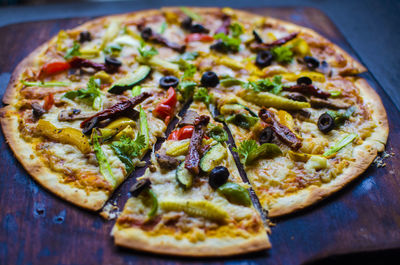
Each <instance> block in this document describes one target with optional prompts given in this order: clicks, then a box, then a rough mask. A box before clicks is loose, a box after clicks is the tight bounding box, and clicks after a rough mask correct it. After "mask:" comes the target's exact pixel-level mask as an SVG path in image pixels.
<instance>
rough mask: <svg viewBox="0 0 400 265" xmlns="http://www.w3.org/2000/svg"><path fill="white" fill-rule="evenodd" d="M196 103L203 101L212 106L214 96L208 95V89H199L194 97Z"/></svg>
mask: <svg viewBox="0 0 400 265" xmlns="http://www.w3.org/2000/svg"><path fill="white" fill-rule="evenodd" d="M193 99H194V100H195V101H202V102H204V103H205V104H207V105H208V104H210V103H211V100H212V95H210V94H209V93H208V89H207V88H205V87H199V88H198V89H197V91H196V92H195V93H194V95H193Z"/></svg>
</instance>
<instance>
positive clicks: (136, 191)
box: [129, 178, 151, 197]
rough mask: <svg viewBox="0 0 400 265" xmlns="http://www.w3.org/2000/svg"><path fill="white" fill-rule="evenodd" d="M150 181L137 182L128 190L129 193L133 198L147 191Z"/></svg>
mask: <svg viewBox="0 0 400 265" xmlns="http://www.w3.org/2000/svg"><path fill="white" fill-rule="evenodd" d="M150 186H151V181H150V179H148V178H145V179H140V180H137V181H136V183H135V184H133V185H132V187H131V188H130V189H129V193H130V194H131V195H132V196H133V197H138V196H139V195H140V194H141V193H142V192H143V191H144V190H145V189H149V188H150Z"/></svg>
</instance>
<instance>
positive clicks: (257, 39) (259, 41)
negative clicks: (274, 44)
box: [253, 30, 263, 43]
mask: <svg viewBox="0 0 400 265" xmlns="http://www.w3.org/2000/svg"><path fill="white" fill-rule="evenodd" d="M253 36H254V40H255V41H256V42H257V43H263V40H262V38H261V37H260V35H258V33H257V32H256V31H255V30H253Z"/></svg>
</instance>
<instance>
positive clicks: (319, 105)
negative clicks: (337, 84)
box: [310, 97, 351, 109]
mask: <svg viewBox="0 0 400 265" xmlns="http://www.w3.org/2000/svg"><path fill="white" fill-rule="evenodd" d="M310 104H311V107H313V108H316V109H323V108H328V109H348V108H350V107H351V105H350V104H347V103H344V102H341V101H337V100H335V101H334V100H332V99H331V100H330V99H322V98H317V97H311V98H310Z"/></svg>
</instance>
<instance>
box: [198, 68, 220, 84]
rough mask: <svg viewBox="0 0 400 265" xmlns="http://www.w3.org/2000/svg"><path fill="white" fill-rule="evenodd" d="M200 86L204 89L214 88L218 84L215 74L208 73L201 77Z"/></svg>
mask: <svg viewBox="0 0 400 265" xmlns="http://www.w3.org/2000/svg"><path fill="white" fill-rule="evenodd" d="M201 84H202V85H203V86H205V87H216V86H217V85H218V84H219V78H218V76H217V74H216V73H214V72H212V71H208V72H205V73H204V74H203V76H202V77H201Z"/></svg>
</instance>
